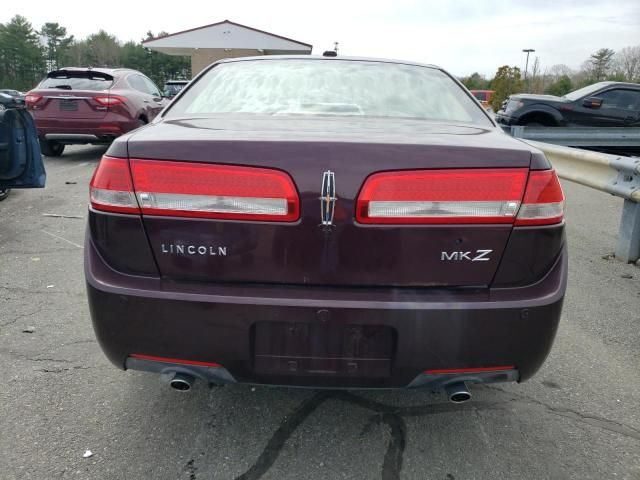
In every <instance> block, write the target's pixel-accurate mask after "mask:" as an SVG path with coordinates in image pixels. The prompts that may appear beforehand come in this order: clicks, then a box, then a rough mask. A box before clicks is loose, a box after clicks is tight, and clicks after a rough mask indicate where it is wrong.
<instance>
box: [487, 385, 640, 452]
mask: <svg viewBox="0 0 640 480" xmlns="http://www.w3.org/2000/svg"><path fill="white" fill-rule="evenodd" d="M486 387H487V388H489V389H491V390H495V391H499V392H502V393H505V394H507V395H511V396H512V398H511V401H512V402H522V403H529V404H531V405H537V406H539V407H542V408H544V409H545V410H546V411H547V412H549V413H551V414H552V415H557V416H560V417H564V418H568V419H570V420H575V421H577V422H581V423H586V424H587V425H591V426H594V427H598V428H601V429H604V430H609V431H610V432H614V433H618V434H620V435H624V436H625V437H629V438H634V439H636V440H640V430H638V429H636V428H634V427H631V426H629V425H626V424H624V423H622V422H617V421H615V420H610V419H608V418H604V417H600V416H597V415H591V414H587V413H582V412H579V411H577V410H573V409H571V408H567V407H554V406H552V405H549V404H547V403H544V402H542V401H540V400H537V399H535V398H533V397H530V396H528V395H522V394H517V393H513V392H507V391H505V390H503V389H501V388H498V387H492V386H489V385H487V386H486Z"/></svg>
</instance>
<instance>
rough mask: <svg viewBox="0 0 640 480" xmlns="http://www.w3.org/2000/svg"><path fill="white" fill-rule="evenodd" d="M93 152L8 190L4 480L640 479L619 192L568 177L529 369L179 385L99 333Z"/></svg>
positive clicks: (1, 358) (50, 165)
mask: <svg viewBox="0 0 640 480" xmlns="http://www.w3.org/2000/svg"><path fill="white" fill-rule="evenodd" d="M103 152H104V148H99V147H73V148H68V153H65V155H64V156H63V157H62V158H58V159H54V158H47V159H46V166H47V171H48V180H47V188H46V189H44V190H25V191H13V192H12V194H11V196H10V197H9V198H8V199H7V200H6V201H4V202H2V203H0V362H1V364H2V366H3V371H4V374H3V380H2V382H1V384H2V387H1V388H0V479H2V480H13V479H20V480H23V479H46V480H49V479H102V480H104V479H179V480H180V479H188V480H194V479H200V480H205V479H237V478H241V479H245V480H248V479H258V478H262V479H285V478H293V479H300V478H304V479H327V478H336V479H375V478H381V479H385V480H387V479H440V480H463V479H465V480H466V479H516V478H518V479H520V478H521V479H573V478H575V479H605V478H606V479H612V478H616V479H634V480H638V479H640V408H639V406H640V268H638V267H635V266H633V265H623V264H622V263H620V262H618V261H616V260H615V259H604V258H603V256H606V254H607V253H609V252H611V251H613V250H614V248H615V238H616V233H617V230H618V221H619V216H620V209H621V201H620V199H617V198H614V197H610V196H608V195H605V194H602V193H600V192H596V191H593V190H589V189H587V188H584V187H581V186H578V185H573V184H568V183H565V184H564V186H565V191H566V194H567V197H568V215H567V222H568V240H569V248H570V264H569V269H570V279H569V288H568V292H567V298H566V301H565V308H564V314H563V318H562V321H561V325H560V329H559V332H558V336H557V339H556V342H555V345H554V348H553V351H552V352H551V355H550V356H549V358H548V359H547V362H546V363H545V365H544V366H543V367H542V369H541V370H540V371H539V372H538V374H537V375H536V376H535V377H534V378H533V379H532V380H530V381H528V382H526V383H523V384H520V385H516V384H514V385H511V384H499V385H492V386H484V387H475V388H473V390H472V393H473V394H474V399H473V401H472V402H469V403H467V404H464V405H461V406H456V405H451V404H449V403H448V402H446V399H445V398H444V396H443V395H442V394H434V393H430V392H422V391H385V392H370V391H369V392H357V391H354V392H331V391H314V390H296V389H282V388H267V387H250V386H233V387H213V388H209V387H208V386H206V385H203V384H202V383H200V384H196V386H195V387H194V389H193V390H192V392H190V393H189V394H182V393H178V392H174V391H172V390H171V389H170V388H169V387H168V385H167V384H166V383H163V381H162V380H161V379H160V378H158V377H156V376H154V375H150V374H145V373H139V372H122V371H120V370H117V369H116V368H115V367H113V366H112V365H111V364H110V363H109V362H108V361H107V360H106V358H105V357H104V356H103V354H102V352H101V351H100V348H99V347H98V345H97V343H96V342H95V338H94V335H93V331H92V328H91V324H90V320H89V315H88V309H87V304H86V300H85V291H84V280H83V275H82V243H83V235H84V227H85V220H86V203H87V189H88V182H89V179H90V177H91V174H92V172H93V169H94V168H95V165H96V163H97V161H98V159H99V157H100V155H101V154H102V153H103ZM44 214H54V215H66V216H70V217H74V216H79V217H82V218H58V217H55V216H53V217H52V216H45V215H44ZM629 276H631V277H632V278H628V277H629ZM86 450H91V452H92V453H93V455H92V456H91V457H89V458H83V453H84V452H85V451H86Z"/></svg>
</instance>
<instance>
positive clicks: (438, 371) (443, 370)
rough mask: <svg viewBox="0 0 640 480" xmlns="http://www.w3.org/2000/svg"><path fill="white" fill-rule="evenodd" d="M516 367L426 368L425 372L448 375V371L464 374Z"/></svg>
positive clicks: (498, 370) (427, 373) (513, 367)
mask: <svg viewBox="0 0 640 480" xmlns="http://www.w3.org/2000/svg"><path fill="white" fill-rule="evenodd" d="M515 368H516V367H515V365H501V366H499V367H474V368H441V369H436V370H425V371H424V372H423V373H424V374H426V375H446V374H448V373H452V374H464V373H478V372H501V371H504V370H515Z"/></svg>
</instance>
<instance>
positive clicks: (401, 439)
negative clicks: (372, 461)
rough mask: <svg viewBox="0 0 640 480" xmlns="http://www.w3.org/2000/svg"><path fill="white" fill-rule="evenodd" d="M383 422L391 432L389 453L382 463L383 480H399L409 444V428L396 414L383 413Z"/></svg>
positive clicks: (388, 446)
mask: <svg viewBox="0 0 640 480" xmlns="http://www.w3.org/2000/svg"><path fill="white" fill-rule="evenodd" d="M381 421H382V422H384V423H386V424H387V425H388V426H389V429H390V430H391V432H390V433H391V436H390V438H389V444H388V445H387V452H386V453H385V455H384V460H383V462H382V480H398V479H399V478H400V471H401V470H402V458H403V455H404V449H405V446H406V444H407V440H406V438H407V426H406V425H405V423H404V420H403V419H402V417H401V416H400V415H396V414H394V413H383V414H382V419H381Z"/></svg>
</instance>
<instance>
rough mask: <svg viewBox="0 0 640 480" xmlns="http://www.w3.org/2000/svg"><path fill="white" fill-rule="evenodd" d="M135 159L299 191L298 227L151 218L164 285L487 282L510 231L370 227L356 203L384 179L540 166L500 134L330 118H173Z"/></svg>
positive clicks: (141, 141) (150, 135)
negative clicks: (326, 207) (285, 177)
mask: <svg viewBox="0 0 640 480" xmlns="http://www.w3.org/2000/svg"><path fill="white" fill-rule="evenodd" d="M128 151H129V157H130V158H131V159H156V160H173V161H181V162H182V161H185V162H201V163H213V164H223V165H224V164H227V165H239V166H253V167H263V168H265V167H267V168H272V169H278V170H281V171H284V172H287V173H288V174H289V175H290V176H291V178H292V180H293V182H294V183H295V186H296V187H297V190H298V194H299V197H300V212H301V215H300V219H299V220H298V221H296V222H293V223H270V222H259V221H229V220H212V219H199V218H177V217H168V216H151V215H144V216H143V220H144V224H145V227H146V230H147V234H148V236H149V240H150V243H151V247H152V250H153V253H154V255H155V258H156V260H157V263H158V266H159V269H160V272H161V274H162V276H163V277H165V278H166V279H172V280H197V281H207V282H240V283H243V282H251V283H280V284H310V285H335V286H485V285H488V284H490V283H491V281H492V279H493V277H494V274H495V272H496V269H497V267H498V264H499V261H500V258H501V256H502V253H503V251H504V249H505V246H506V244H507V241H508V239H509V235H510V233H511V230H512V226H511V225H509V224H503V225H500V224H488V225H471V224H458V225H455V224H440V225H415V224H414V225H411V224H402V225H397V224H396V225H368V224H363V223H359V222H357V221H356V220H355V218H356V211H355V210H356V200H357V198H358V195H359V192H360V191H361V188H362V186H363V184H364V182H365V180H366V179H367V178H368V177H369V176H371V175H372V174H374V173H377V172H385V171H395V170H418V169H419V170H422V169H460V168H482V169H487V168H493V169H502V168H522V169H528V168H529V165H530V160H531V153H530V150H529V149H528V148H526V147H525V146H524V145H522V144H521V143H520V142H518V141H516V140H513V139H511V138H509V137H508V136H506V135H504V134H503V133H502V132H500V131H499V130H493V129H482V128H476V127H472V126H464V125H446V124H439V123H433V122H425V121H408V120H407V121H398V120H397V119H394V120H393V121H388V120H384V119H367V120H366V121H362V120H358V119H352V118H339V119H336V118H331V119H327V118H322V117H318V118H311V119H309V118H307V117H305V118H304V119H292V118H273V117H270V118H268V119H262V118H255V117H249V118H247V117H245V118H241V117H230V116H224V117H220V118H208V119H179V120H178V119H176V120H172V121H164V122H162V123H159V124H157V125H155V126H153V127H151V128H147V129H143V130H142V131H140V132H136V133H135V134H133V136H132V137H131V138H130V139H129V141H128ZM328 171H330V172H333V175H334V181H335V196H336V197H337V201H336V202H335V204H334V215H333V222H332V223H333V225H332V226H330V227H327V226H324V227H323V225H322V221H323V211H322V209H321V205H323V204H322V200H321V198H320V197H321V194H322V189H323V180H325V172H328ZM480 251H485V252H486V251H488V253H484V254H482V253H479V252H480ZM443 252H444V253H443ZM456 253H457V254H456ZM465 253H466V254H465ZM445 254H446V255H445ZM454 254H456V255H454ZM478 255H482V260H481V261H472V259H473V258H475V257H476V256H478Z"/></svg>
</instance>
